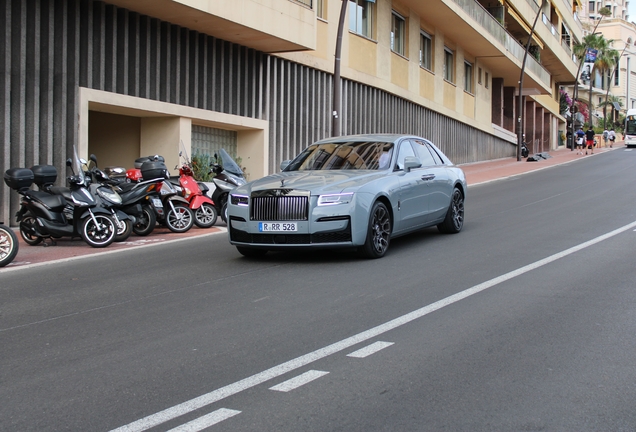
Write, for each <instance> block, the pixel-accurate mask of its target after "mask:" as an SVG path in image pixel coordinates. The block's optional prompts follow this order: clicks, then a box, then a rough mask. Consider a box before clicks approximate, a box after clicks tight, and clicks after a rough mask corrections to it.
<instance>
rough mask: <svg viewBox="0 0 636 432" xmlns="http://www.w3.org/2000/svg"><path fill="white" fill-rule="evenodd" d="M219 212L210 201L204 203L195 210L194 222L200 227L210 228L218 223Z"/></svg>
mask: <svg viewBox="0 0 636 432" xmlns="http://www.w3.org/2000/svg"><path fill="white" fill-rule="evenodd" d="M217 217H218V214H217V212H216V208H215V207H214V206H213V205H212V204H210V203H203V204H201V207H199V208H198V209H196V210H195V211H194V224H195V225H196V226H198V227H199V228H210V227H211V226H213V225H214V224H215V223H216V218H217Z"/></svg>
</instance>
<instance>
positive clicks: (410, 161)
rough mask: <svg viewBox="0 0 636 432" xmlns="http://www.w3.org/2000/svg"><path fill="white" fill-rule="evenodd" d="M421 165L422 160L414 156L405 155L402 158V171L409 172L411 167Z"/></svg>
mask: <svg viewBox="0 0 636 432" xmlns="http://www.w3.org/2000/svg"><path fill="white" fill-rule="evenodd" d="M421 166H422V162H420V160H419V159H418V158H416V157H415V156H407V157H405V158H404V171H406V172H409V171H411V170H412V169H413V168H419V167H421Z"/></svg>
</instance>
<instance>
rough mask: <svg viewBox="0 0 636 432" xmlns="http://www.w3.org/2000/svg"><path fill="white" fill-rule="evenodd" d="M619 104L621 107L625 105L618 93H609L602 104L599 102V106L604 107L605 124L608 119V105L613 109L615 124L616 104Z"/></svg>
mask: <svg viewBox="0 0 636 432" xmlns="http://www.w3.org/2000/svg"><path fill="white" fill-rule="evenodd" d="M615 103H616V104H618V106H619V107H621V108H622V107H623V101H622V99H621V98H620V97H619V96H616V95H608V96H607V99H605V101H604V102H601V103H600V104H598V106H599V107H603V124H604V125H605V123H606V121H607V115H606V112H607V111H606V110H607V107H610V109H611V110H612V111H611V113H612V125H613V124H614V107H615V105H614V104H615ZM605 128H607V126H605Z"/></svg>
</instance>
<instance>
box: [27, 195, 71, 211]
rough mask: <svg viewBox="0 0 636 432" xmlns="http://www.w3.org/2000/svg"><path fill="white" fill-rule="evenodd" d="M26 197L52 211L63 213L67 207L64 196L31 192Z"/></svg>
mask: <svg viewBox="0 0 636 432" xmlns="http://www.w3.org/2000/svg"><path fill="white" fill-rule="evenodd" d="M25 195H26V196H28V197H29V198H31V199H33V200H34V201H37V202H39V203H41V204H42V205H44V206H45V207H46V208H48V209H49V210H51V211H62V210H63V209H64V206H65V205H66V200H65V199H64V197H63V196H62V195H51V194H49V193H46V192H42V191H34V190H29V191H26V192H25Z"/></svg>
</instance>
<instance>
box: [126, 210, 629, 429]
mask: <svg viewBox="0 0 636 432" xmlns="http://www.w3.org/2000/svg"><path fill="white" fill-rule="evenodd" d="M633 228H636V222H632V223H630V224H628V225H625V226H623V227H621V228H618V229H615V230H614V231H611V232H609V233H607V234H603V235H601V236H599V237H596V238H594V239H592V240H589V241H586V242H584V243H581V244H579V245H576V246H573V247H571V248H569V249H566V250H564V251H561V252H559V253H556V254H554V255H551V256H549V257H547V258H544V259H541V260H539V261H535V262H533V263H531V264H528V265H526V266H524V267H521V268H518V269H517V270H513V271H511V272H508V273H506V274H503V275H501V276H498V277H496V278H494V279H491V280H489V281H486V282H483V283H480V284H478V285H475V286H473V287H472V288H468V289H466V290H464V291H461V292H458V293H456V294H453V295H452V296H449V297H446V298H443V299H441V300H439V301H436V302H435V303H432V304H430V305H428V306H424V307H422V308H420V309H417V310H414V311H413V312H410V313H407V314H406V315H402V316H401V317H398V318H395V319H393V320H391V321H388V322H386V323H384V324H380V325H379V326H377V327H373V328H370V329H368V330H365V331H363V332H361V333H358V334H356V335H354V336H351V337H348V338H346V339H343V340H341V341H339V342H336V343H333V344H331V345H328V346H326V347H323V348H320V349H318V350H316V351H313V352H310V353H308V354H305V355H302V356H300V357H297V358H295V359H292V360H289V361H287V362H285V363H281V364H279V365H277V366H274V367H272V368H269V369H267V370H264V371H263V372H260V373H257V374H255V375H252V376H250V377H247V378H244V379H242V380H240V381H236V382H235V383H232V384H228V385H226V386H224V387H221V388H219V389H216V390H214V391H211V392H210V393H207V394H204V395H201V396H199V397H196V398H194V399H190V400H189V401H186V402H183V403H180V404H179V405H175V406H173V407H170V408H166V409H165V410H163V411H159V412H158V413H155V414H151V415H149V416H147V417H144V418H142V419H139V420H137V421H134V422H132V423H129V424H127V425H124V426H121V427H119V428H117V429H114V431H116V432H132V431H144V430H147V429H150V428H152V427H155V426H157V425H160V424H162V423H164V422H167V421H168V420H172V419H174V418H177V417H179V416H182V415H184V414H187V413H189V412H192V411H195V410H198V409H199V408H202V407H204V406H207V405H210V404H212V403H214V402H218V401H220V400H222V399H225V398H227V397H230V396H232V395H235V394H237V393H240V392H242V391H244V390H247V389H249V388H252V387H255V386H257V385H259V384H262V383H264V382H266V381H269V380H271V379H272V378H276V377H279V376H281V375H284V374H286V373H288V372H291V371H293V370H295V369H299V368H301V367H304V366H306V365H308V364H310V363H313V362H315V361H318V360H320V359H323V358H325V357H328V356H330V355H332V354H335V353H337V352H340V351H342V350H345V349H347V348H350V347H352V346H354V345H357V344H359V343H361V342H364V341H367V340H369V339H372V338H374V337H377V336H379V335H381V334H384V333H386V332H388V331H390V330H393V329H395V328H398V327H401V326H403V325H405V324H408V323H410V322H411V321H414V320H416V319H418V318H422V317H423V316H426V315H428V314H430V313H432V312H435V311H437V310H439V309H442V308H444V307H446V306H449V305H451V304H453V303H457V302H458V301H460V300H463V299H465V298H467V297H470V296H473V295H475V294H477V293H480V292H482V291H484V290H487V289H488V288H491V287H493V286H495V285H498V284H500V283H502V282H506V281H508V280H510V279H513V278H515V277H517V276H521V275H522V274H524V273H528V272H530V271H532V270H535V269H537V268H539V267H542V266H545V265H548V264H550V263H552V262H554V261H556V260H559V259H561V258H564V257H566V256H568V255H572V254H573V253H576V252H578V251H580V250H583V249H585V248H588V247H590V246H593V245H595V244H596V243H600V242H602V241H604V240H607V239H609V238H611V237H614V236H616V235H618V234H620V233H622V232H624V231H627V230H630V229H633Z"/></svg>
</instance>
